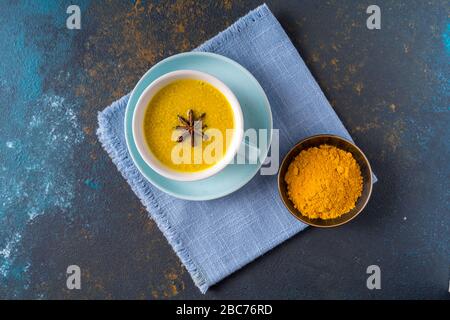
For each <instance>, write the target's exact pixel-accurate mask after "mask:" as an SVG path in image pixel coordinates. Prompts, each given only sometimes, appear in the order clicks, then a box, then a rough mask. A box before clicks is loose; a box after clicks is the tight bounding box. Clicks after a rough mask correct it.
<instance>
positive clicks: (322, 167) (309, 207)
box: [284, 144, 363, 219]
mask: <svg viewBox="0 0 450 320" xmlns="http://www.w3.org/2000/svg"><path fill="white" fill-rule="evenodd" d="M284 180H285V181H286V184H287V191H288V196H289V199H290V200H291V201H292V203H293V204H294V206H295V208H297V209H298V210H299V211H300V212H301V214H302V215H304V216H307V217H309V218H311V219H315V218H321V219H333V218H337V217H339V216H341V215H343V214H344V213H347V212H349V211H350V210H351V209H353V208H354V207H355V203H356V201H357V200H358V198H359V197H360V196H361V192H362V189H363V178H362V176H361V169H360V168H359V165H358V163H357V162H356V160H355V159H354V158H353V156H352V154H351V153H349V152H346V151H344V150H341V149H339V148H336V147H334V146H330V145H326V144H324V145H321V146H319V147H313V148H309V149H307V150H303V151H302V152H300V154H299V155H298V156H297V157H296V158H295V159H294V160H293V161H292V162H291V164H290V165H289V168H288V170H287V173H286V176H285V177H284Z"/></svg>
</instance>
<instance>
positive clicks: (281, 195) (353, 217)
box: [277, 134, 373, 229]
mask: <svg viewBox="0 0 450 320" xmlns="http://www.w3.org/2000/svg"><path fill="white" fill-rule="evenodd" d="M317 138H331V139H337V140H341V141H343V142H344V143H348V144H350V145H352V146H353V147H355V149H356V150H358V152H359V153H360V154H361V155H362V157H363V159H364V162H365V163H366V165H367V167H368V169H369V173H370V174H369V193H368V195H367V198H366V200H365V201H364V203H363V205H362V206H361V208H360V209H359V210H358V212H356V214H354V215H353V216H352V217H350V218H349V219H348V220H345V221H342V222H340V223H336V224H332V225H320V224H316V223H314V222H311V221H306V220H303V219H302V218H301V217H302V214H301V212H300V211H299V210H297V211H298V213H299V214H298V215H297V214H296V213H294V212H292V210H291V209H290V208H289V206H288V205H287V203H286V201H285V199H284V197H283V193H282V191H281V184H282V183H283V182H282V177H281V171H282V170H281V169H282V168H283V167H284V166H286V165H287V164H286V162H287V159H288V157H289V156H290V155H291V153H292V152H294V150H295V149H296V148H298V146H299V145H301V144H303V143H305V142H307V141H308V140H312V139H317ZM277 185H278V195H279V196H280V198H281V201H282V202H283V205H284V206H285V207H286V209H287V210H288V211H289V213H290V214H291V215H292V216H294V217H295V218H296V219H297V220H299V221H300V222H302V223H305V224H307V225H310V226H312V227H318V228H325V229H327V228H334V227H339V226H341V225H343V224H346V223H348V222H350V221H352V220H353V219H355V218H356V217H357V216H359V215H360V214H361V212H362V211H363V210H364V208H365V207H366V206H367V203H369V200H370V197H371V195H372V189H373V171H372V166H371V165H370V162H369V159H368V158H367V156H366V155H365V153H364V152H363V151H362V150H361V149H360V148H359V147H358V146H357V145H356V144H355V143H354V142H352V141H350V140H348V139H346V138H343V137H341V136H338V135H334V134H317V135H313V136H310V137H307V138H305V139H303V140H300V141H299V142H297V143H296V144H295V145H294V146H292V148H291V149H290V150H289V151H288V152H287V153H286V155H285V156H284V157H283V161H282V162H281V165H280V168H279V170H278V177H277ZM315 220H319V219H315ZM320 220H322V219H320Z"/></svg>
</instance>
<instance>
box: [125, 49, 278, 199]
mask: <svg viewBox="0 0 450 320" xmlns="http://www.w3.org/2000/svg"><path fill="white" fill-rule="evenodd" d="M181 69H190V70H198V71H203V72H206V73H209V74H211V75H213V76H215V77H216V78H218V79H219V80H221V81H223V82H224V83H225V84H226V85H227V86H228V87H229V88H230V89H231V90H232V91H233V93H234V94H235V96H236V97H237V98H238V100H239V103H240V104H241V108H242V112H243V115H244V126H245V130H246V129H248V128H255V129H267V132H268V141H271V138H272V112H271V110H270V104H269V101H268V99H267V97H266V94H265V93H264V90H263V89H262V87H261V86H260V85H259V83H258V81H257V80H256V79H255V78H254V77H253V76H252V75H251V74H250V72H248V71H247V70H246V69H245V68H243V67H242V66H241V65H239V64H238V63H236V62H235V61H233V60H231V59H228V58H226V57H223V56H220V55H217V54H213V53H203V52H189V53H181V54H178V55H175V56H171V57H169V58H167V59H165V60H163V61H161V62H159V63H158V64H156V65H155V66H153V68H151V69H150V70H149V71H148V72H147V73H146V74H145V75H144V76H143V77H142V79H141V80H139V82H138V84H137V85H136V87H135V88H134V90H133V92H132V93H131V97H130V100H129V101H128V105H127V110H126V112H125V137H126V141H127V146H128V151H129V153H130V155H131V157H132V159H133V161H134V163H135V165H136V167H137V168H138V169H139V171H140V172H141V173H142V175H143V176H144V177H145V178H147V180H148V181H150V182H151V183H152V184H153V185H154V186H155V187H157V188H158V189H160V190H162V191H164V192H166V193H168V194H170V195H172V196H174V197H177V198H181V199H186V200H211V199H216V198H220V197H223V196H226V195H228V194H230V193H232V192H234V191H236V190H238V189H239V188H241V187H242V186H244V185H245V184H246V183H247V182H249V181H250V180H251V179H252V178H253V177H254V176H255V174H256V173H257V172H258V170H259V169H260V167H261V163H259V162H258V163H257V164H245V165H242V164H240V165H238V164H230V165H228V166H227V167H226V168H225V169H223V170H222V171H221V172H219V173H218V174H216V175H214V176H212V177H209V178H207V179H204V180H199V181H192V182H180V181H175V180H170V179H167V178H165V177H162V176H161V175H159V174H157V173H156V172H155V171H153V170H152V169H151V168H150V167H149V166H148V165H147V164H146V162H145V161H144V160H143V159H142V157H141V156H140V154H139V152H138V150H137V148H136V145H135V143H134V141H133V134H132V119H133V112H134V109H135V107H136V103H137V101H138V99H139V96H140V95H141V94H142V92H143V91H144V90H145V88H147V87H148V86H149V85H150V84H151V83H152V82H153V81H154V80H155V79H157V78H159V77H160V76H162V75H164V74H166V73H168V72H171V71H176V70H181ZM267 149H268V147H267V148H264V149H262V148H261V149H260V152H261V154H262V155H264V158H265V156H266V155H267V152H268V150H267Z"/></svg>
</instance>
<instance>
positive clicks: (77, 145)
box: [0, 0, 450, 299]
mask: <svg viewBox="0 0 450 320" xmlns="http://www.w3.org/2000/svg"><path fill="white" fill-rule="evenodd" d="M260 2H261V1H256V0H255V1H253V0H248V1H231V2H223V3H222V2H214V3H211V2H210V1H193V2H189V1H184V2H175V1H154V2H152V1H143V2H142V3H140V4H136V6H135V3H134V2H133V1H119V0H113V1H109V2H105V1H102V0H99V1H81V0H78V1H76V3H77V4H78V5H80V7H81V9H82V30H81V31H69V30H67V29H66V28H65V19H66V17H67V14H66V13H65V11H66V8H67V6H68V5H70V4H72V3H71V1H58V0H53V1H44V0H42V1H37V0H29V1H13V0H4V1H1V2H0V26H1V28H0V48H1V50H0V110H1V113H0V297H1V298H5V297H6V298H98V299H108V298H141V299H142V298H145V299H152V298H155V299H156V298H199V299H202V298H269V299H270V298H444V299H445V298H447V299H448V279H449V269H448V266H449V265H450V258H449V257H450V246H449V243H450V238H449V236H450V215H449V211H448V208H449V207H450V185H449V179H448V177H449V176H450V166H449V163H450V126H449V125H448V124H449V123H450V113H449V103H448V101H449V91H450V90H449V74H450V70H449V68H450V67H449V52H450V50H449V44H448V43H449V41H448V39H449V18H448V1H439V0H434V1H427V2H424V1H397V0H395V1H389V0H380V1H378V2H377V5H379V6H380V7H381V10H382V29H381V30H380V31H368V30H367V29H366V28H365V20H366V17H367V15H366V13H365V9H366V7H365V4H363V3H361V1H356V0H355V1H350V0H349V1H323V2H321V3H320V5H319V4H318V3H317V0H305V1H294V0H292V1H289V0H288V1H268V5H269V6H270V8H271V9H272V11H273V12H274V13H275V15H276V16H277V18H278V19H279V20H280V21H281V23H282V25H283V27H284V28H285V29H286V31H287V33H288V35H289V36H290V37H291V39H292V40H293V42H294V44H295V45H296V47H297V48H298V49H299V51H300V53H301V55H302V57H303V58H304V59H305V61H306V63H307V65H308V67H309V68H310V70H311V72H312V73H313V75H314V76H315V77H316V79H317V80H318V82H319V84H320V86H321V87H322V89H323V90H324V92H325V94H326V96H327V98H328V99H329V100H330V101H331V102H332V105H333V107H334V108H335V110H336V112H337V113H338V114H339V116H340V118H341V119H342V121H343V122H344V124H345V125H346V127H347V128H348V129H349V131H350V132H351V134H352V136H353V137H354V139H355V141H356V143H357V144H358V145H359V146H361V147H362V148H363V149H364V151H365V152H366V153H367V155H368V157H369V158H370V159H371V160H372V165H373V167H374V170H375V171H376V172H377V177H378V178H379V183H377V185H375V187H374V193H373V196H372V200H371V202H370V203H369V206H368V207H367V208H366V209H365V210H366V212H365V213H364V215H362V216H361V217H360V218H358V219H357V220H355V222H353V223H351V224H349V225H347V226H345V227H343V228H339V229H336V230H330V231H329V232H327V233H326V234H324V233H323V232H321V231H320V230H313V229H311V230H308V231H306V232H305V234H304V235H301V236H299V237H295V238H294V239H292V240H291V241H289V242H288V243H286V244H284V245H283V246H281V247H280V248H278V249H277V250H275V251H274V252H271V253H270V254H268V255H266V256H264V257H262V258H261V259H259V260H258V261H256V262H255V263H253V264H251V265H250V266H249V267H248V268H245V269H243V270H241V271H240V272H239V273H238V275H236V276H233V277H231V278H230V279H227V280H226V281H224V282H223V283H221V284H220V286H219V287H218V288H212V289H211V291H210V292H209V293H208V296H206V297H203V296H201V295H200V294H199V293H198V290H197V289H196V288H195V287H194V285H193V283H192V282H191V280H190V279H189V276H188V275H187V273H186V272H185V271H184V270H183V269H182V268H181V267H180V264H179V261H178V259H177V258H176V257H175V255H174V253H173V252H172V250H171V248H170V247H169V246H168V245H167V243H166V240H165V239H164V238H163V236H162V235H161V234H160V232H159V231H158V229H157V228H156V227H155V226H154V224H153V222H152V221H149V220H148V218H147V216H146V214H145V210H144V209H143V208H142V207H141V205H140V203H139V200H138V199H137V198H136V197H135V196H134V195H133V193H132V192H131V190H129V187H128V186H127V184H126V182H125V181H123V178H122V177H121V176H120V175H119V174H118V173H117V171H116V169H115V167H114V165H113V164H112V163H111V161H110V159H109V158H108V157H107V155H106V154H105V153H104V152H103V151H102V149H101V146H100V145H99V144H98V142H97V139H96V137H95V129H96V126H97V124H96V118H97V112H98V111H100V110H102V109H103V108H104V107H105V106H107V105H109V104H110V103H111V102H112V101H114V100H115V99H117V98H119V97H120V96H122V95H124V94H126V93H128V92H130V91H131V90H132V89H133V87H134V85H135V83H136V82H137V81H138V80H139V78H140V77H141V76H142V75H143V74H144V73H145V72H146V71H147V70H148V69H149V68H150V67H151V66H152V65H153V64H154V63H156V62H158V61H159V60H161V59H163V58H165V57H167V56H169V55H172V54H175V53H179V52H183V51H189V50H192V49H193V48H195V47H197V46H198V45H200V44H201V43H202V42H203V41H205V40H207V39H209V38H210V37H212V36H214V35H215V34H216V33H217V32H219V31H221V30H223V29H224V28H225V27H226V26H227V25H229V24H230V23H232V22H233V21H234V20H236V19H237V18H238V17H240V16H242V15H243V14H245V13H246V12H247V11H248V10H250V9H253V8H255V7H256V6H257V5H259V4H260ZM193 17H195V18H193ZM324 239H326V241H324ZM330 243H332V244H333V245H332V246H330ZM70 264H78V265H80V267H81V270H82V276H83V290H81V291H77V292H75V291H68V290H67V289H66V288H65V276H66V274H65V272H66V268H67V266H68V265H70ZM370 264H379V265H380V267H381V269H382V272H383V275H382V279H383V280H382V281H383V283H382V287H383V289H382V290H381V291H379V292H377V291H370V292H369V291H368V290H367V289H366V287H365V281H366V273H365V271H366V268H367V266H368V265H370ZM280 270H282V271H281V272H280ZM267 274H270V275H271V277H267Z"/></svg>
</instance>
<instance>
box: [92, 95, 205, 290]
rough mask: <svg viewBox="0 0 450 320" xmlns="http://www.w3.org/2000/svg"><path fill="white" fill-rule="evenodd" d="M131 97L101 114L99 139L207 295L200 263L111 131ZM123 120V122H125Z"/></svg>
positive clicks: (195, 281) (112, 105)
mask: <svg viewBox="0 0 450 320" xmlns="http://www.w3.org/2000/svg"><path fill="white" fill-rule="evenodd" d="M129 97H130V95H129V94H128V95H126V96H124V97H122V98H121V99H119V100H117V101H115V102H113V103H112V104H111V105H110V106H109V107H107V108H106V109H104V110H103V111H101V112H99V113H98V116H97V120H98V128H97V137H98V140H99V141H100V143H101V145H102V147H103V149H104V150H105V151H106V152H107V153H108V155H109V156H110V158H111V160H112V162H113V163H114V164H115V165H116V167H117V169H118V171H119V172H120V173H121V175H122V176H123V177H124V178H125V180H126V181H127V183H128V184H129V185H130V187H131V189H132V190H133V192H134V193H135V194H136V195H137V196H138V198H139V200H140V201H141V203H142V204H143V205H144V206H145V208H146V209H147V212H148V214H149V215H150V217H152V218H153V220H154V221H155V222H156V224H157V226H158V228H159V229H160V230H161V231H162V233H163V234H164V236H165V237H166V239H167V241H168V242H169V244H170V245H171V246H172V248H173V250H174V251H175V252H176V254H177V255H178V257H179V258H180V260H181V261H182V263H183V265H184V266H185V267H186V269H187V270H188V272H189V273H190V275H191V277H192V279H193V281H194V283H195V285H196V286H197V287H198V288H199V289H200V292H201V293H203V294H204V293H206V291H207V290H208V288H209V286H210V285H209V284H208V281H207V279H206V277H205V276H204V275H203V273H202V272H201V270H200V268H199V267H198V266H197V264H196V263H195V262H194V261H193V260H192V259H191V257H190V254H189V252H188V250H187V249H186V248H185V247H184V245H183V243H182V241H181V240H180V239H179V236H178V234H179V233H178V232H177V231H176V230H175V228H174V227H173V226H172V225H171V224H170V222H169V219H168V218H167V215H166V214H165V213H164V211H163V210H161V209H160V208H159V205H158V202H157V201H156V200H155V198H154V194H153V192H152V190H150V188H149V187H148V186H147V185H146V181H147V180H145V178H144V177H143V176H142V174H141V173H140V172H139V170H138V169H137V168H136V166H135V164H134V162H133V160H132V159H131V157H130V155H129V153H128V150H127V148H126V147H125V148H124V147H123V146H121V144H120V142H119V137H117V136H116V135H114V134H113V133H112V132H111V131H110V130H111V129H110V128H111V124H110V123H109V122H110V119H111V118H112V117H116V116H117V115H120V114H121V113H120V112H119V110H118V109H119V107H120V106H121V105H122V104H124V103H127V100H128V99H129ZM121 120H122V121H123V119H121Z"/></svg>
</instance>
